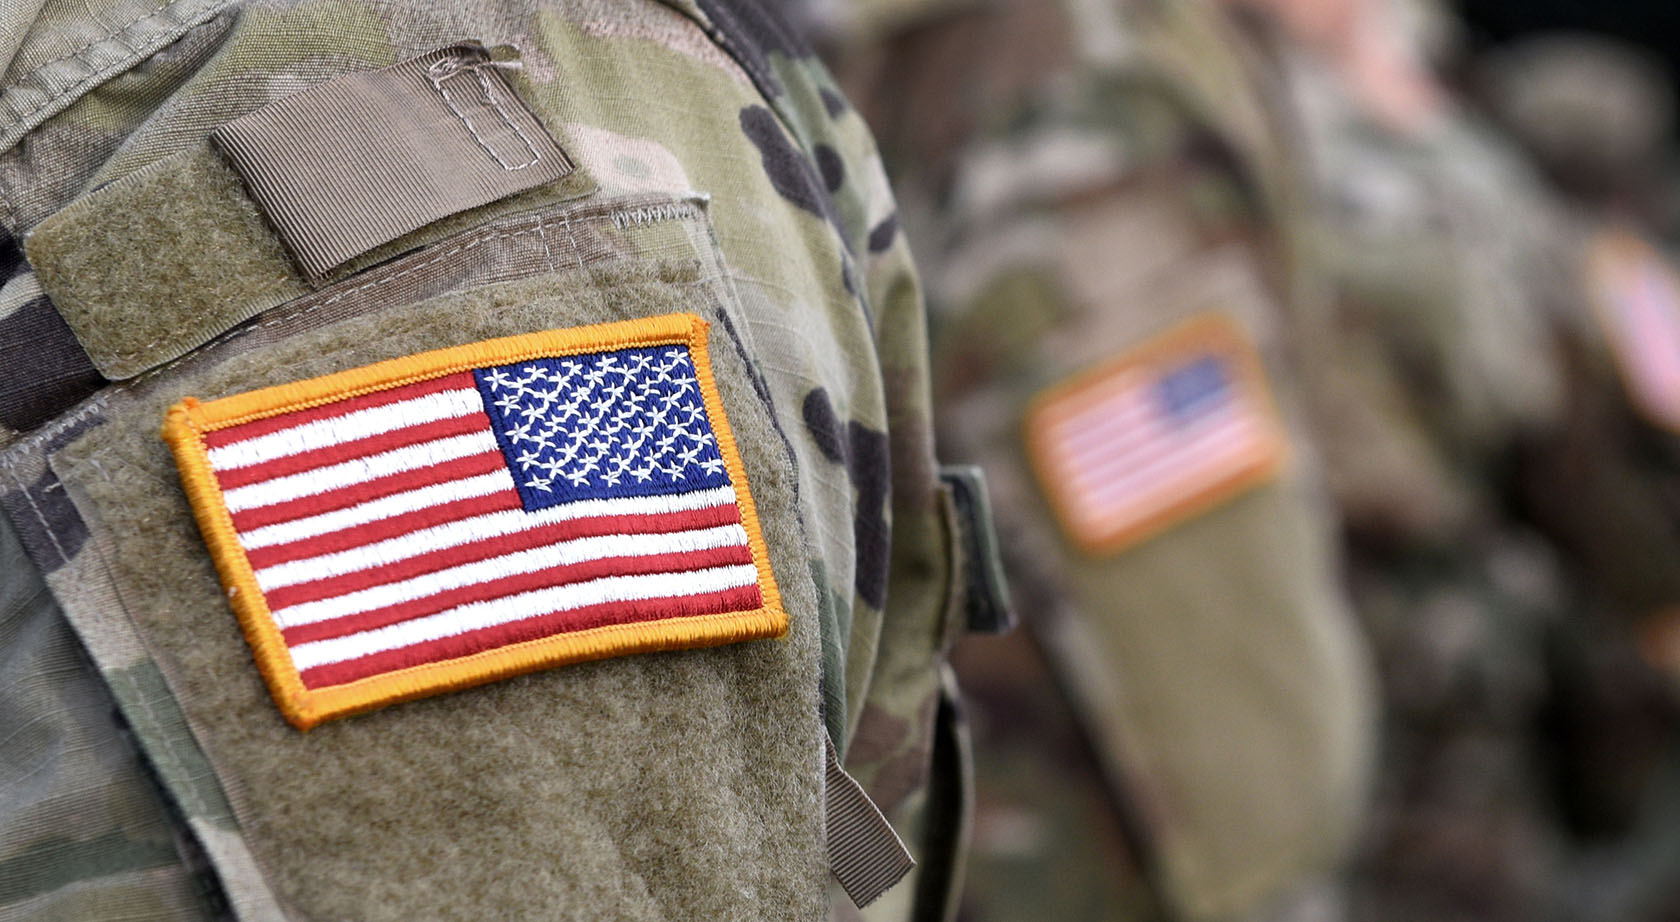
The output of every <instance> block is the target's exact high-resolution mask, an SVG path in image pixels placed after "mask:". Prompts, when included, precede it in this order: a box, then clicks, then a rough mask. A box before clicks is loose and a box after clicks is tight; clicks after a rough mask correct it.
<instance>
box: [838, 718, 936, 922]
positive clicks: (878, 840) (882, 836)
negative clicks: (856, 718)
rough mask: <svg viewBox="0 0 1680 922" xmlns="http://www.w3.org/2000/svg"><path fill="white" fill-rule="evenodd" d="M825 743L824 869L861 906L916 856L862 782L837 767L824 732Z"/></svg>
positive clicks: (893, 881) (904, 871) (911, 865)
mask: <svg viewBox="0 0 1680 922" xmlns="http://www.w3.org/2000/svg"><path fill="white" fill-rule="evenodd" d="M823 745H824V747H825V748H826V749H827V750H828V784H827V795H826V803H825V807H826V810H827V816H828V869H829V871H830V872H832V873H833V874H834V879H835V880H837V881H839V882H840V887H841V889H843V890H845V891H846V895H847V896H849V897H851V899H852V902H853V903H855V904H856V905H857V907H858V908H859V909H862V908H863V907H865V906H868V905H869V904H870V903H873V902H875V900H876V898H878V897H879V896H880V895H881V894H883V893H885V892H887V890H888V889H890V888H891V887H892V886H893V884H896V883H898V882H899V881H900V880H903V879H904V875H906V874H908V873H910V869H911V868H914V867H915V866H916V859H914V858H912V857H910V850H909V849H907V848H905V847H904V840H903V839H900V838H899V837H898V833H896V832H894V831H893V828H892V824H890V823H888V822H887V818H886V817H885V816H883V815H882V814H881V808H880V807H877V806H875V802H874V801H872V800H870V799H869V795H868V794H866V793H864V791H863V785H861V784H858V783H857V779H855V778H853V777H852V776H851V775H848V774H846V770H845V769H844V768H841V767H840V753H839V752H838V751H836V750H835V748H834V740H833V739H832V738H830V737H829V736H828V735H827V734H826V733H825V734H824V735H823Z"/></svg>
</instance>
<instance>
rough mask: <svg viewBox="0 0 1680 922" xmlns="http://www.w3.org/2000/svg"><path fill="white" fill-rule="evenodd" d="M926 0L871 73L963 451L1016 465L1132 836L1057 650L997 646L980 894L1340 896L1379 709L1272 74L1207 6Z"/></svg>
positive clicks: (845, 59)
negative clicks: (1304, 362)
mask: <svg viewBox="0 0 1680 922" xmlns="http://www.w3.org/2000/svg"><path fill="white" fill-rule="evenodd" d="M859 8H860V9H863V10H864V11H865V12H869V11H871V10H876V9H877V6H875V5H863V4H860V5H859ZM898 21H899V23H900V28H899V30H898V31H897V32H896V34H894V35H892V36H891V37H890V38H889V39H880V38H879V37H876V39H875V41H878V42H879V43H878V44H869V43H865V47H863V48H857V47H852V48H845V47H844V44H843V43H842V51H843V52H846V53H844V54H842V55H841V64H840V67H839V72H840V74H841V79H842V82H843V83H846V84H847V85H848V86H849V87H850V88H851V89H852V91H853V92H852V94H851V95H852V96H853V97H854V98H855V99H857V100H859V104H860V106H861V107H862V108H863V109H864V111H865V114H866V116H867V117H868V120H869V121H870V123H871V125H873V126H874V127H875V129H876V131H877V133H878V135H879V136H880V137H881V138H882V146H883V150H884V151H885V153H886V157H887V160H888V163H889V166H890V168H892V169H893V170H894V179H895V184H896V185H897V186H898V187H899V188H900V189H901V199H900V200H901V202H902V203H903V205H902V207H903V213H902V215H901V218H902V223H903V224H904V226H906V227H907V228H909V230H910V232H911V233H912V236H913V239H914V240H915V241H916V245H917V250H918V254H919V255H920V256H921V257H922V259H923V261H924V264H925V265H927V266H931V267H932V268H931V269H929V270H928V272H929V277H930V279H931V280H932V281H931V283H930V288H931V289H932V290H933V292H934V295H933V297H932V301H933V303H934V304H935V305H936V311H935V319H934V333H935V351H936V354H937V355H938V356H939V359H938V361H937V363H936V374H935V385H936V398H937V400H936V403H937V406H938V409H939V413H940V433H941V439H942V440H943V441H942V445H943V446H944V448H945V450H946V451H948V452H952V453H954V454H956V455H958V456H960V457H962V458H964V459H969V460H975V461H978V462H979V463H981V464H982V466H983V467H984V468H985V469H986V471H987V474H988V476H989V478H991V481H992V484H993V495H994V497H996V499H997V503H998V507H999V517H1000V521H1002V522H1004V523H1006V524H1005V525H1004V536H1005V541H1004V547H1005V552H1006V554H1007V556H1008V557H1009V559H1010V561H1011V563H1012V564H1013V565H1014V566H1013V583H1014V586H1015V589H1016V593H1017V595H1016V601H1017V603H1018V605H1019V608H1020V610H1021V611H1022V613H1023V616H1024V618H1025V623H1026V624H1027V626H1028V627H1029V628H1030V629H1031V633H1032V636H1033V638H1034V639H1035V640H1036V641H1037V643H1038V645H1039V647H1041V648H1042V649H1043V651H1044V653H1045V655H1046V659H1047V660H1048V663H1049V669H1050V671H1051V672H1052V673H1053V674H1054V675H1055V676H1056V678H1057V680H1058V681H1059V682H1061V683H1062V685H1063V686H1064V687H1065V688H1066V690H1067V692H1068V694H1069V697H1070V698H1071V700H1072V702H1073V704H1074V708H1075V713H1076V714H1077V716H1078V720H1079V721H1080V724H1081V726H1082V727H1083V729H1084V731H1085V733H1086V734H1087V735H1088V738H1089V739H1090V740H1091V743H1092V746H1093V748H1094V750H1095V752H1096V755H1097V758H1098V760H1099V763H1100V766H1101V768H1102V771H1103V772H1104V774H1105V775H1106V777H1107V779H1108V781H1109V783H1110V787H1111V791H1112V796H1113V797H1114V798H1115V799H1116V800H1117V801H1118V802H1119V806H1120V813H1121V817H1122V822H1123V827H1124V828H1125V830H1126V831H1127V832H1128V833H1129V839H1128V841H1127V842H1126V848H1127V849H1129V851H1122V850H1121V847H1120V846H1119V845H1118V844H1116V843H1115V842H1114V840H1113V838H1112V837H1111V835H1110V832H1109V830H1110V828H1111V827H1110V826H1109V824H1108V823H1107V822H1105V820H1104V818H1103V817H1101V816H1094V815H1081V814H1080V813H1079V811H1080V810H1082V809H1083V810H1087V811H1088V810H1089V807H1088V806H1085V805H1087V804H1088V803H1089V795H1088V789H1087V787H1086V786H1085V777H1086V775H1085V774H1084V773H1083V772H1081V771H1080V770H1079V769H1078V767H1077V763H1076V758H1077V756H1079V755H1080V748H1079V746H1077V745H1075V744H1072V743H1070V742H1069V740H1068V737H1069V735H1070V732H1069V730H1068V729H1067V726H1066V724H1065V722H1064V721H1063V719H1061V718H1060V717H1059V715H1057V713H1056V711H1055V707H1054V703H1053V702H1051V701H1049V700H1047V699H1049V698H1050V697H1051V696H1049V695H1047V694H1046V693H1045V691H1044V690H1043V687H1042V685H1041V684H1038V683H1041V682H1042V681H1043V678H1042V676H1043V666H1041V665H1037V664H1035V662H1034V660H1035V657H1034V655H1033V651H1032V650H1031V649H1026V650H1021V649H1017V650H1014V651H1011V652H1008V653H1006V652H1002V651H998V650H992V651H989V652H988V651H985V650H983V649H981V648H980V647H976V648H975V649H973V650H972V652H971V659H969V660H968V662H967V665H968V667H969V668H968V670H967V675H969V676H972V679H965V683H968V682H972V683H973V684H974V687H975V688H976V689H978V694H977V696H976V697H977V701H978V717H977V723H976V725H977V734H978V746H979V751H980V758H979V760H978V761H979V766H980V778H981V786H980V798H981V801H980V812H979V816H978V818H977V827H976V828H977V836H976V848H977V851H976V854H975V855H974V857H973V864H972V869H971V873H970V881H971V883H970V894H971V896H970V899H969V901H968V903H967V906H968V914H967V915H966V916H965V918H974V919H997V920H1003V919H1012V918H1024V917H1046V918H1092V919H1103V918H1142V917H1150V916H1152V915H1157V914H1165V915H1168V916H1170V917H1174V918H1184V919H1243V918H1269V917H1282V918H1318V917H1322V916H1326V915H1328V916H1329V917H1332V918H1333V917H1334V915H1335V913H1336V912H1337V908H1336V904H1337V896H1336V893H1335V887H1334V884H1333V880H1334V875H1335V872H1336V870H1337V868H1338V867H1339V866H1340V865H1341V863H1342V862H1343V860H1344V859H1345V857H1346V855H1347V847H1348V844H1349V841H1350V838H1351V835H1352V833H1353V832H1354V830H1355V829H1356V828H1357V826H1358V823H1359V821H1360V819H1361V805H1362V803H1363V800H1364V797H1365V795H1366V773H1367V768H1368V761H1369V759H1370V755H1371V753H1370V748H1371V743H1372V739H1373V733H1374V729H1375V715H1374V713H1373V708H1372V704H1373V702H1372V698H1371V694H1370V691H1371V690H1370V683H1371V679H1370V674H1369V672H1368V668H1369V667H1368V663H1367V659H1366V652H1365V649H1364V646H1363V643H1362V640H1361V638H1360V637H1359V635H1358V632H1357V629H1356V628H1355V626H1354V624H1353V622H1352V619H1351V616H1350V613H1349V611H1348V609H1347V608H1346V606H1345V604H1344V600H1343V597H1342V595H1341V590H1340V587H1339V583H1338V573H1337V566H1336V554H1335V551H1334V544H1333V534H1332V531H1331V520H1330V517H1329V515H1328V509H1327V506H1326V505H1325V502H1324V497H1323V494H1322V488H1321V486H1320V484H1319V481H1318V477H1319V468H1318V462H1317V459H1316V455H1315V453H1314V451H1313V450H1312V448H1311V447H1310V445H1309V444H1308V443H1307V442H1306V441H1305V440H1304V439H1302V438H1301V436H1300V429H1299V420H1300V415H1299V413H1298V406H1297V405H1298V402H1299V399H1300V395H1299V394H1298V393H1297V392H1296V390H1295V388H1294V381H1293V376H1292V372H1291V370H1290V369H1291V367H1292V361H1293V359H1292V357H1291V350H1292V348H1293V345H1294V338H1295V337H1296V336H1297V335H1298V333H1297V332H1296V330H1295V329H1294V324H1295V323H1296V322H1297V320H1298V319H1299V320H1301V322H1311V318H1313V317H1314V316H1315V315H1316V314H1317V313H1318V308H1317V307H1315V305H1316V304H1318V303H1320V302H1318V301H1317V298H1318V297H1319V296H1320V295H1321V294H1322V292H1321V291H1320V290H1319V289H1318V288H1317V287H1316V286H1315V285H1314V284H1313V281H1312V279H1311V277H1310V275H1308V274H1307V273H1306V272H1305V271H1303V267H1302V266H1300V265H1299V263H1298V258H1299V256H1300V253H1299V252H1298V244H1299V242H1300V241H1298V240H1297V239H1296V237H1295V235H1294V232H1293V228H1292V226H1291V221H1292V218H1293V208H1294V207H1295V202H1294V200H1293V196H1294V193H1295V190H1294V189H1293V188H1292V187H1291V185H1290V183H1289V166H1288V158H1289V154H1288V150H1287V147H1288V140H1287V139H1286V138H1285V137H1284V136H1283V134H1282V132H1281V131H1280V130H1279V126H1278V125H1277V123H1276V122H1275V121H1274V120H1273V118H1272V113H1271V112H1270V111H1269V110H1268V107H1267V100H1266V99H1265V87H1264V86H1263V85H1261V84H1257V83H1256V82H1255V79H1254V76H1253V73H1252V69H1251V63H1252V62H1250V61H1249V60H1247V59H1246V58H1245V56H1244V53H1243V49H1242V48H1241V46H1240V45H1239V44H1238V43H1237V41H1236V36H1235V35H1233V34H1232V33H1231V32H1230V31H1229V30H1228V29H1227V28H1226V26H1225V24H1224V23H1223V22H1222V21H1221V20H1220V19H1219V18H1218V16H1217V13H1216V12H1215V11H1213V10H1211V9H1209V8H1207V7H1204V6H1201V5H1199V4H1196V3H1190V2H1184V3H1180V2H1165V3H1147V2H1125V3H1107V2H1095V3H1068V4H1062V5H1045V4H1036V3H1027V2H1019V3H1000V4H987V5H984V6H983V7H981V8H979V9H966V10H962V11H959V12H957V13H954V14H952V13H949V12H942V13H940V14H939V15H930V16H929V17H928V18H926V19H923V20H920V21H916V22H914V23H913V24H910V25H903V22H904V20H903V18H902V17H900V19H899V20H898ZM918 232H919V233H918ZM1087 841H1091V842H1094V843H1096V845H1095V848H1094V849H1091V850H1088V849H1087V848H1086V844H1085V843H1086V842H1087ZM1082 852H1083V854H1082ZM1120 861H1124V862H1128V863H1129V867H1128V866H1127V865H1122V864H1118V863H1116V862H1120ZM1029 867H1030V868H1034V869H1036V871H1037V875H1036V877H1034V876H1033V875H1030V874H1028V873H1025V872H1024V869H1025V868H1029ZM1092 888H1100V889H1098V890H1096V893H1097V894H1100V895H1101V896H1102V897H1104V898H1106V899H1107V900H1108V902H1107V903H1106V904H1104V903H1103V901H1102V899H1098V898H1096V897H1094V896H1093V891H1092Z"/></svg>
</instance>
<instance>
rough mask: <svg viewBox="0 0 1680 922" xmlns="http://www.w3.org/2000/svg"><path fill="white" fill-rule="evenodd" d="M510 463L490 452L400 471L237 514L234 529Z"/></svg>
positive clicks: (327, 509)
mask: <svg viewBox="0 0 1680 922" xmlns="http://www.w3.org/2000/svg"><path fill="white" fill-rule="evenodd" d="M506 467H507V464H506V462H504V461H503V460H502V453H501V451H499V450H498V451H487V452H484V453H483V454H478V455H468V456H466V457H465V458H456V459H455V460H453V461H444V462H442V463H440V464H431V465H427V466H426V467H417V468H415V469H413V470H411V471H398V472H397V473H395V474H387V475H385V476H384V477H377V478H374V479H373V480H368V481H364V482H362V483H353V484H351V485H349V486H347V487H339V488H338V489H336V490H327V491H325V492H322V493H316V494H315V495H313V496H300V497H298V498H297V499H289V500H286V501H285V502H283V503H274V504H272V505H268V506H258V507H256V508H255V509H244V510H241V511H239V512H235V513H233V527H234V530H235V531H241V532H247V531H251V530H253V529H257V528H261V527H263V526H264V525H273V524H275V523H276V522H290V521H291V520H293V519H303V518H308V517H309V516H312V515H319V514H321V513H323V512H331V511H333V510H334V509H343V508H344V507H346V506H354V505H356V504H357V503H365V502H367V501H369V500H374V499H379V498H381V497H385V496H390V495H391V494H393V493H402V492H405V491H407V490H415V489H419V488H420V487H425V486H431V485H432V484H434V483H447V482H449V481H451V480H462V479H464V478H467V477H476V476H477V475H479V474H488V473H490V472H491V471H495V470H498V469H503V470H505V469H506Z"/></svg>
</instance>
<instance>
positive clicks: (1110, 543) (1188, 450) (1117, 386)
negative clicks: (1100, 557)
mask: <svg viewBox="0 0 1680 922" xmlns="http://www.w3.org/2000/svg"><path fill="white" fill-rule="evenodd" d="M1026 433H1027V447H1028V453H1029V454H1030V456H1031V458H1032V461H1033V465H1034V468H1035V469H1036V471H1037V473H1038V476H1039V480H1040V481H1041V482H1042V484H1043V485H1044V488H1045V491H1046V493H1047V494H1048V495H1049V497H1050V502H1051V506H1052V507H1053V508H1054V509H1055V512H1056V515H1057V518H1058V520H1059V521H1060V522H1061V525H1062V528H1063V530H1064V531H1066V533H1067V534H1068V536H1069V537H1070V538H1071V539H1073V541H1074V543H1076V544H1078V545H1079V546H1080V547H1082V548H1084V549H1085V550H1086V551H1088V552H1090V553H1093V554H1103V553H1113V552H1115V551H1118V550H1120V549H1122V548H1124V547H1126V546H1128V545H1131V544H1134V543H1136V542H1138V541H1141V540H1143V539H1144V538H1147V537H1149V536H1151V535H1154V534H1156V533H1158V532H1160V531H1162V530H1164V529H1167V528H1170V527H1171V526H1173V525H1175V524H1177V523H1178V522H1180V521H1182V520H1184V519H1187V518H1189V517H1191V516H1193V515H1196V514H1198V513H1201V512H1204V511H1206V510H1208V509H1210V508H1212V507H1213V506H1215V505H1217V504H1218V503H1220V502H1223V501H1224V500H1226V499H1229V498H1232V497H1234V496H1236V495H1237V494H1239V493H1241V492H1242V491H1244V490H1246V489H1248V488H1249V487H1252V486H1254V485H1256V484H1259V483H1261V482H1264V481H1266V480H1268V479H1270V478H1271V477H1272V476H1273V475H1274V474H1275V473H1276V471H1277V469H1278V468H1279V466H1280V464H1281V463H1282V461H1283V458H1284V456H1285V453H1286V449H1285V444H1286V443H1285V439H1284V436H1283V431H1282V427H1281V426H1280V425H1279V423H1278V421H1277V413H1276V410H1275V408H1274V407H1273V404H1272V400H1271V395H1270V393H1269V391H1268V390H1267V387H1266V383H1265V376H1264V372H1263V371H1262V370H1261V364H1260V357H1259V354H1258V353H1257V352H1256V351H1255V350H1254V348H1253V346H1252V345H1250V343H1249V342H1248V340H1247V338H1246V337H1245V336H1244V335H1243V333H1242V332H1241V331H1240V330H1238V329H1237V328H1236V327H1235V326H1234V325H1233V324H1231V323H1230V322H1228V321H1227V320H1225V319H1223V318H1222V317H1220V316H1217V315H1211V314H1210V315H1203V316H1200V317H1197V318H1195V319H1192V320H1190V321H1188V322H1186V323H1184V324H1182V325H1180V326H1178V327H1175V328H1174V329H1172V330H1170V331H1168V332H1167V333H1165V334H1163V335H1161V336H1160V337H1158V338H1156V339H1154V340H1152V341H1150V342H1147V343H1144V344H1143V345H1141V346H1138V347H1137V348H1135V349H1133V350H1132V351H1130V352H1128V353H1126V354H1125V355H1122V356H1120V357H1118V358H1116V359H1115V360H1113V361H1111V362H1108V363H1106V364H1105V365H1103V366H1101V367H1099V368H1096V369H1094V370H1092V371H1089V372H1087V373H1085V374H1083V375H1080V376H1078V377H1075V378H1073V379H1072V380H1069V381H1066V382H1064V383H1062V384H1060V385H1057V386H1056V387H1054V388H1052V389H1050V390H1049V391H1047V392H1045V393H1044V394H1041V395H1040V396H1039V397H1038V398H1037V399H1036V400H1035V401H1034V402H1033V405H1032V407H1031V408H1030V409H1029V410H1028V413H1027V420H1026Z"/></svg>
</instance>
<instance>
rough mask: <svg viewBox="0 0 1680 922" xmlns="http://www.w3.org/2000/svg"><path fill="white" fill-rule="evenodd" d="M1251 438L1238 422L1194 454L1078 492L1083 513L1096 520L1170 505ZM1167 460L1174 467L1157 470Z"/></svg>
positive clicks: (1249, 444)
mask: <svg viewBox="0 0 1680 922" xmlns="http://www.w3.org/2000/svg"><path fill="white" fill-rule="evenodd" d="M1254 438H1255V433H1254V431H1253V428H1252V427H1250V426H1247V425H1240V426H1237V427H1234V431H1233V432H1232V433H1230V434H1229V435H1227V436H1226V437H1225V438H1222V439H1221V440H1219V442H1218V443H1217V444H1214V445H1209V446H1204V447H1203V450H1202V451H1201V452H1200V453H1198V454H1197V455H1195V456H1194V457H1190V458H1183V457H1173V458H1167V459H1163V460H1162V461H1158V462H1156V463H1154V464H1152V465H1150V467H1149V468H1147V469H1144V470H1140V471H1138V472H1137V473H1135V474H1128V475H1127V476H1125V477H1121V478H1117V479H1116V480H1114V481H1112V482H1110V483H1108V484H1107V485H1105V486H1104V487H1102V488H1101V489H1099V490H1093V491H1090V492H1087V493H1084V494H1082V495H1081V504H1082V507H1083V510H1084V515H1085V517H1086V518H1089V519H1092V520H1100V519H1105V518H1109V517H1113V516H1116V515H1119V514H1120V513H1121V512H1123V511H1125V510H1128V509H1134V508H1141V509H1145V510H1152V509H1154V508H1156V507H1159V506H1162V505H1167V504H1170V503H1171V502H1172V501H1175V500H1177V499H1178V498H1180V497H1181V496H1182V495H1184V494H1187V493H1194V492H1195V491H1196V490H1197V489H1200V488H1201V487H1202V486H1203V484H1198V483H1197V482H1196V481H1197V480H1198V479H1199V478H1203V477H1206V476H1208V474H1209V472H1210V471H1215V470H1219V469H1220V468H1226V467H1229V466H1230V462H1231V461H1232V460H1234V459H1235V457H1236V456H1238V455H1239V454H1240V453H1241V452H1243V451H1245V450H1247V449H1249V448H1251V447H1252V446H1253V444H1254ZM1169 463H1172V464H1176V466H1175V467H1174V468H1173V469H1172V470H1171V471H1168V472H1166V473H1165V474H1164V475H1163V474H1162V473H1161V471H1160V469H1161V468H1162V467H1164V466H1166V465H1167V464H1169Z"/></svg>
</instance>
